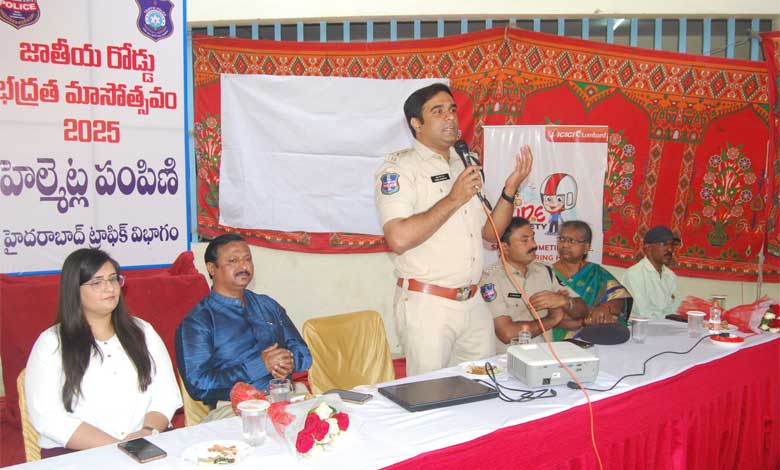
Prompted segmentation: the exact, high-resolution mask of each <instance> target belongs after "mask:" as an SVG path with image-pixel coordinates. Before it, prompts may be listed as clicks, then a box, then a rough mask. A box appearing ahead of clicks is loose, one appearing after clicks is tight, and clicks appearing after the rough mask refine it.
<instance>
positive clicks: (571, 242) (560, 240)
mask: <svg viewBox="0 0 780 470" xmlns="http://www.w3.org/2000/svg"><path fill="white" fill-rule="evenodd" d="M558 243H568V244H569V245H579V244H582V243H587V241H585V240H577V239H576V238H569V237H558Z"/></svg>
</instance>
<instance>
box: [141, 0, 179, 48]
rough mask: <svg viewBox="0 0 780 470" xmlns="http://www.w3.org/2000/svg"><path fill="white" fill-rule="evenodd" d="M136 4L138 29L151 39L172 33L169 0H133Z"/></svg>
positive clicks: (162, 37) (154, 39)
mask: <svg viewBox="0 0 780 470" xmlns="http://www.w3.org/2000/svg"><path fill="white" fill-rule="evenodd" d="M135 3H137V4H138V19H137V20H136V22H135V23H136V26H137V27H138V31H140V32H141V34H143V35H144V36H146V37H148V38H149V39H151V40H152V41H159V40H160V39H165V38H167V37H168V36H170V35H171V34H173V19H172V18H171V10H173V3H172V2H171V1H170V0H135Z"/></svg>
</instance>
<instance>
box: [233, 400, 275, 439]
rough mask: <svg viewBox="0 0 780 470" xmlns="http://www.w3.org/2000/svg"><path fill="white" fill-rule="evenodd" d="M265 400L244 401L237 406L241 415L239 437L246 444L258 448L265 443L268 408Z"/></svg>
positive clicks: (268, 404)
mask: <svg viewBox="0 0 780 470" xmlns="http://www.w3.org/2000/svg"><path fill="white" fill-rule="evenodd" d="M269 406H271V405H270V403H268V402H267V401H265V400H246V401H242V402H241V403H239V404H238V411H239V413H240V414H241V435H242V436H243V437H244V440H245V441H246V442H247V444H249V445H251V446H259V445H260V444H262V443H263V442H265V435H266V434H265V423H266V421H267V420H268V407H269Z"/></svg>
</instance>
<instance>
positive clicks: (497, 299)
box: [479, 260, 579, 353]
mask: <svg viewBox="0 0 780 470" xmlns="http://www.w3.org/2000/svg"><path fill="white" fill-rule="evenodd" d="M509 266H510V268H511V271H512V274H514V275H515V277H516V278H517V280H518V281H519V282H520V286H521V287H522V288H523V290H524V291H525V293H526V294H528V296H532V295H534V294H535V293H537V292H541V291H551V292H558V291H559V290H561V289H565V290H566V291H567V292H568V293H569V297H572V298H574V297H579V295H577V293H576V292H574V291H573V290H572V289H570V288H569V287H568V286H566V285H564V284H561V283H560V282H559V281H558V278H556V277H555V275H554V274H553V272H552V268H550V267H549V266H547V265H545V264H542V263H540V262H538V261H534V262H532V263H531V264H529V265H528V266H527V267H526V273H525V275H523V274H521V273H520V271H519V270H517V268H515V267H514V266H512V265H511V264H510V265H509ZM479 292H480V294H481V295H482V299H484V301H485V303H486V304H487V306H488V309H489V310H490V313H491V314H492V315H493V318H498V317H500V316H503V315H507V316H509V317H510V318H511V319H512V321H513V322H518V321H532V320H535V318H534V316H533V314H532V313H531V311H530V310H528V306H527V304H526V303H525V302H524V301H523V298H522V296H521V294H520V293H518V292H517V289H516V288H515V285H514V284H512V281H511V280H510V279H509V278H508V277H507V275H506V271H504V266H503V265H502V263H501V260H499V261H498V262H497V263H496V264H494V265H492V266H490V267H489V268H487V269H486V270H485V272H484V273H483V275H482V279H480V281H479ZM537 313H538V314H539V317H541V318H544V317H546V316H547V310H539V311H537ZM550 334H552V333H550ZM551 338H552V337H551ZM531 342H532V343H543V342H544V337H543V336H542V335H537V336H535V337H533V338H532V339H531ZM496 345H497V347H496V349H497V350H498V352H500V353H503V352H506V348H507V345H506V344H504V343H503V342H501V340H499V339H496Z"/></svg>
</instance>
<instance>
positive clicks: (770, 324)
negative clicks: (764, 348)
mask: <svg viewBox="0 0 780 470" xmlns="http://www.w3.org/2000/svg"><path fill="white" fill-rule="evenodd" d="M758 329H759V330H761V332H762V333H780V305H778V304H774V305H772V306H771V307H769V310H767V311H766V313H765V314H764V316H763V317H761V325H759V327H758Z"/></svg>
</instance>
